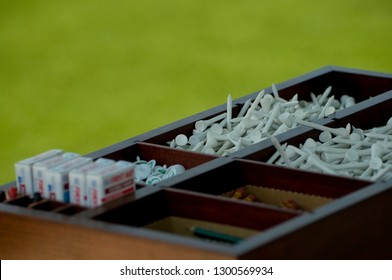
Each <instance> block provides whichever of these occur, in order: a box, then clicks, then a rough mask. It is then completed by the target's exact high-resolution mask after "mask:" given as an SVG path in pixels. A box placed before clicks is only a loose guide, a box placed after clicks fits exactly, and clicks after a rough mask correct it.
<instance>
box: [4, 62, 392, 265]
mask: <svg viewBox="0 0 392 280" xmlns="http://www.w3.org/2000/svg"><path fill="white" fill-rule="evenodd" d="M328 86H332V88H333V90H332V93H331V94H333V95H338V96H339V95H341V94H348V95H352V96H354V97H355V98H356V101H357V102H359V103H357V104H356V105H354V106H352V107H349V108H347V109H343V110H341V111H338V112H336V113H335V114H333V115H330V116H328V117H327V118H324V119H320V120H317V121H316V122H317V123H319V124H323V125H328V126H331V127H340V126H345V125H346V124H347V123H348V122H350V123H351V124H353V125H354V126H358V127H365V128H369V127H374V126H377V125H379V124H384V123H385V122H386V120H388V118H389V116H388V114H389V112H391V108H392V94H391V91H390V90H391V89H392V75H391V74H384V73H377V72H371V71H363V70H356V69H347V68H341V67H331V66H329V67H324V68H321V69H319V70H316V71H313V72H311V73H308V74H306V75H303V76H301V77H298V78H294V79H292V80H289V81H287V82H283V83H280V84H277V89H278V91H279V94H280V96H281V97H283V98H285V99H290V98H291V97H292V96H294V94H296V93H298V95H299V99H309V98H308V97H309V94H310V92H314V93H315V94H320V93H322V92H323V91H324V90H325V89H326V87H328ZM271 92H272V90H271V88H270V87H269V88H266V93H267V94H271ZM257 94H258V92H255V93H252V94H249V95H246V96H243V97H241V98H239V99H236V100H233V116H235V114H236V113H238V112H239V110H240V109H241V108H242V106H243V104H244V103H245V102H246V100H248V99H254V98H255V97H256V96H257ZM225 110H226V104H222V105H220V106H217V107H215V108H211V109H209V110H206V111H203V112H201V113H198V114H195V115H193V116H190V117H188V118H185V119H182V120H178V121H176V122H174V123H171V124H168V125H166V126H163V127H160V128H157V129H155V130H152V131H148V132H146V133H143V134H141V135H137V136H135V137H133V138H130V139H127V140H125V141H123V142H120V143H117V144H114V145H111V146H108V147H105V148H102V149H100V150H97V151H94V152H92V153H90V154H88V155H87V156H90V157H92V158H93V159H96V158H99V157H107V158H112V159H115V160H128V161H134V160H135V159H136V156H140V157H141V158H143V159H145V160H149V159H156V160H157V162H159V163H160V164H165V163H166V164H168V165H170V164H174V163H180V164H182V165H184V166H185V167H186V169H188V170H187V171H186V172H184V173H183V174H181V175H179V176H175V177H172V178H170V179H169V180H166V181H163V182H162V183H160V184H159V185H157V186H143V188H139V189H138V190H136V192H135V193H134V194H132V195H129V196H126V197H123V198H121V199H118V200H116V201H112V202H109V203H107V204H105V205H102V206H100V207H97V208H93V209H85V208H79V207H75V206H74V205H70V204H67V205H57V204H56V202H53V201H42V202H39V203H36V204H32V199H31V198H29V197H24V198H23V197H21V198H17V199H15V200H12V201H8V202H4V203H0V237H1V238H0V248H1V250H0V258H1V259H221V260H222V259H390V258H392V251H391V250H390V248H392V239H391V238H390V237H391V236H392V223H390V221H391V219H392V206H391V203H390V201H391V200H392V180H388V181H383V182H371V181H367V180H359V179H353V178H347V177H342V176H332V175H326V174H321V173H316V172H309V171H308V170H298V169H292V168H287V167H281V166H276V165H270V164H266V163H265V161H266V160H267V159H268V158H269V157H270V156H271V155H272V154H273V153H274V152H275V150H276V149H275V147H274V146H273V145H272V143H271V141H270V140H267V141H261V142H259V143H257V144H254V145H252V146H249V147H247V148H245V149H243V150H240V151H238V152H236V153H233V154H231V155H228V156H225V157H215V156H210V155H206V154H201V153H193V152H188V151H181V150H178V149H173V148H170V147H168V146H167V143H166V142H167V141H170V140H172V139H174V138H175V136H177V135H178V134H180V133H184V134H189V133H191V132H192V129H193V127H194V124H195V122H196V121H198V120H203V119H209V118H211V117H213V116H216V115H218V114H220V113H222V112H225ZM103 133H104V132H103ZM319 133H320V132H319V131H317V130H315V129H311V128H308V127H304V126H301V127H298V128H295V129H293V130H290V131H288V132H286V133H283V134H281V135H278V136H277V139H278V140H279V141H280V142H281V143H284V142H289V143H290V144H292V145H299V144H300V143H302V141H304V139H306V138H308V137H311V138H317V137H318V135H319ZM10 164H12V163H10ZM14 185H15V182H10V183H8V184H4V185H3V186H0V189H1V190H7V189H8V188H10V187H11V186H14ZM243 185H253V186H256V188H257V187H263V191H264V189H267V192H268V193H267V194H265V193H264V192H263V193H261V194H260V195H261V196H265V195H270V196H271V197H270V198H268V200H266V201H263V202H260V203H253V202H247V201H243V200H236V199H233V198H230V197H225V195H226V196H227V194H228V193H230V192H232V191H233V190H236V188H238V187H241V186H243ZM251 188H255V187H251ZM259 190H260V189H257V190H256V191H257V192H258V191H259ZM282 193H283V194H284V195H287V194H288V195H289V196H290V195H292V194H293V193H295V194H305V195H306V196H310V197H311V198H312V196H316V197H327V198H328V200H327V201H324V202H325V203H324V202H321V203H320V202H317V201H316V203H315V204H312V205H310V206H306V207H305V208H306V209H304V210H306V211H299V210H297V209H284V208H281V207H280V206H279V202H277V201H276V200H274V199H276V197H280V195H282ZM285 198H287V197H286V196H285ZM296 199H298V197H296ZM299 199H302V198H299ZM307 199H309V197H308V198H306V200H307ZM29 205H30V206H33V207H29ZM192 226H197V227H207V228H208V229H210V230H214V231H218V232H220V233H224V234H228V235H234V236H237V237H240V238H242V240H241V242H238V243H236V244H232V245H228V244H226V243H219V242H212V241H209V240H206V239H204V238H203V239H200V238H199V237H195V236H194V235H193V233H192V232H190V231H189V229H188V228H189V227H192ZM42 240H45V242H42Z"/></svg>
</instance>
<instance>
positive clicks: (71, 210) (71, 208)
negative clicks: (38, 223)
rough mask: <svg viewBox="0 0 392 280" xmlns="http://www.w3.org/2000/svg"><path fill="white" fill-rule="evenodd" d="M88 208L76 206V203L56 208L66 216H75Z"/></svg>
mask: <svg viewBox="0 0 392 280" xmlns="http://www.w3.org/2000/svg"><path fill="white" fill-rule="evenodd" d="M85 210H86V208H84V207H80V206H76V205H64V207H59V208H57V209H55V210H54V212H56V213H60V214H63V215H66V216H73V215H76V214H79V213H81V212H83V211H85Z"/></svg>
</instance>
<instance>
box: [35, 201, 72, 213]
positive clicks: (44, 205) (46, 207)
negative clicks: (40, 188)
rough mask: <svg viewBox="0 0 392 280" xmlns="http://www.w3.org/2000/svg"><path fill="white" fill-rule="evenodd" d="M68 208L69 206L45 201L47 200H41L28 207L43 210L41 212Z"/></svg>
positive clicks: (58, 202)
mask: <svg viewBox="0 0 392 280" xmlns="http://www.w3.org/2000/svg"><path fill="white" fill-rule="evenodd" d="M68 206H69V204H66V203H63V202H60V201H54V200H47V199H43V200H41V201H38V202H36V203H33V204H30V205H29V207H30V208H32V209H36V210H43V211H55V210H57V209H62V208H64V207H68Z"/></svg>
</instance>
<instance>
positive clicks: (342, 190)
mask: <svg viewBox="0 0 392 280" xmlns="http://www.w3.org/2000/svg"><path fill="white" fill-rule="evenodd" d="M246 185H252V186H259V187H264V188H270V189H276V190H281V191H288V192H295V193H300V194H307V195H312V196H317V197H324V198H331V199H336V198H339V197H342V196H345V195H347V194H350V193H352V192H355V191H357V190H360V189H361V188H364V187H366V186H368V185H370V183H369V182H364V181H361V180H352V179H348V178H340V177H337V176H329V175H325V174H318V173H313V172H306V171H302V170H295V169H290V168H285V167H279V166H272V165H269V164H264V163H260V162H254V161H249V160H232V161H231V162H229V163H226V164H222V165H220V166H217V167H216V168H214V169H210V170H205V171H204V172H201V173H200V174H198V175H195V176H194V177H192V178H189V179H187V180H183V181H182V182H179V183H177V184H174V185H172V186H171V188H174V189H182V190H188V191H192V192H200V193H205V194H212V195H218V196H222V195H223V194H226V193H228V192H230V191H233V190H236V189H237V188H240V187H242V186H246ZM235 201H237V200H235ZM254 203H255V202H252V204H254ZM320 206H321V205H320Z"/></svg>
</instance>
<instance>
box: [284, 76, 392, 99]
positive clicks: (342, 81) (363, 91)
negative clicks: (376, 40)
mask: <svg viewBox="0 0 392 280" xmlns="http://www.w3.org/2000/svg"><path fill="white" fill-rule="evenodd" d="M329 86H332V91H331V93H330V95H331V96H332V95H335V98H336V97H341V96H342V95H350V96H352V97H354V98H355V99H356V102H360V101H364V100H367V99H369V98H370V97H372V96H376V95H379V94H382V93H384V92H386V91H388V90H391V89H392V75H391V76H389V77H385V76H376V75H373V74H372V72H369V75H367V74H365V73H349V72H342V71H331V72H328V73H325V74H322V75H320V76H317V77H313V78H311V79H306V78H305V80H304V81H302V82H299V83H296V84H294V85H291V86H288V87H284V88H281V89H280V88H279V86H278V91H279V95H280V96H281V97H283V98H285V99H289V98H291V97H292V96H294V94H296V93H297V94H298V99H299V100H300V99H304V100H310V93H311V92H313V93H314V94H316V95H317V94H322V93H323V92H324V90H325V89H326V88H327V87H329Z"/></svg>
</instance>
